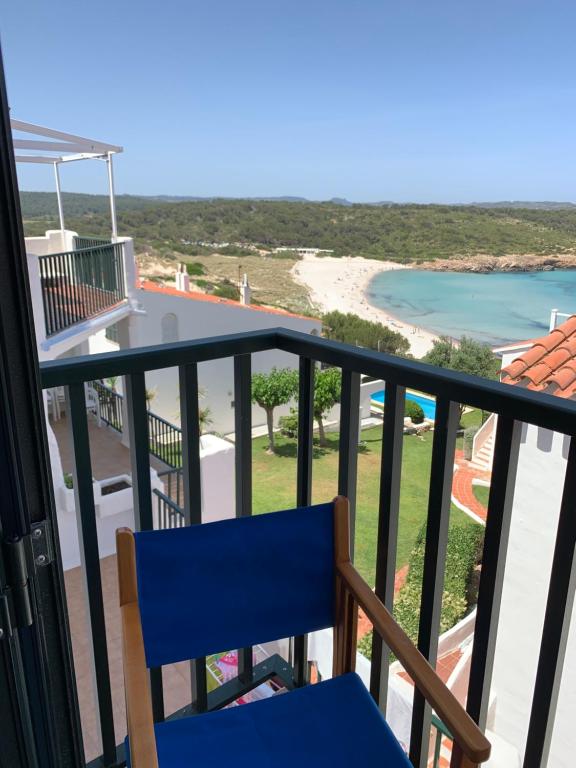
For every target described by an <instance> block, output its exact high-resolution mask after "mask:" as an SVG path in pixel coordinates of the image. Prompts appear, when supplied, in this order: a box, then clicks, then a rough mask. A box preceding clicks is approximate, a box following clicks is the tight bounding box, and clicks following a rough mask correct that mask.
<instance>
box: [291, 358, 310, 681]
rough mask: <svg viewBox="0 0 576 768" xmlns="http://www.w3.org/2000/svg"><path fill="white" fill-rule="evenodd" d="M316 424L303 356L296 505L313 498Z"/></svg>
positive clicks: (303, 656) (301, 675)
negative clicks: (314, 434)
mask: <svg viewBox="0 0 576 768" xmlns="http://www.w3.org/2000/svg"><path fill="white" fill-rule="evenodd" d="M313 427H314V363H313V361H312V360H310V358H307V357H301V358H300V363H299V383H298V458H297V467H296V504H297V506H299V507H307V506H309V505H310V503H311V501H312V451H313V443H312V434H313ZM307 682H308V641H307V637H306V635H298V636H297V637H295V638H294V683H295V684H296V685H297V686H298V687H301V686H303V685H306V683H307Z"/></svg>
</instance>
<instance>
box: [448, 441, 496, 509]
mask: <svg viewBox="0 0 576 768" xmlns="http://www.w3.org/2000/svg"><path fill="white" fill-rule="evenodd" d="M455 463H456V470H455V471H454V479H453V481H452V497H453V499H455V500H456V501H457V502H458V504H457V505H456V506H462V507H466V509H467V510H469V511H470V512H472V514H473V515H475V516H476V517H478V518H479V519H480V520H482V521H483V522H486V514H487V512H488V510H487V509H486V507H484V506H483V505H482V504H480V502H479V501H478V499H477V498H476V496H475V495H474V490H473V487H472V480H486V481H488V482H489V481H490V472H486V471H483V470H481V469H477V468H476V467H473V466H471V464H470V462H469V461H467V460H466V459H465V458H464V452H463V451H461V450H457V451H456V457H455Z"/></svg>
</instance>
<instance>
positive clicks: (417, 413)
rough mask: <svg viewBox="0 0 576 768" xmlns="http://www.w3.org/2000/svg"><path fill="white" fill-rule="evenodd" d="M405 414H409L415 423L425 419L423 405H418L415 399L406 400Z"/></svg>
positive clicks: (420, 422)
mask: <svg viewBox="0 0 576 768" xmlns="http://www.w3.org/2000/svg"><path fill="white" fill-rule="evenodd" d="M404 416H409V417H410V419H411V421H412V423H413V424H422V422H423V421H424V411H423V410H422V406H420V405H418V403H416V402H415V401H414V400H406V406H405V408H404Z"/></svg>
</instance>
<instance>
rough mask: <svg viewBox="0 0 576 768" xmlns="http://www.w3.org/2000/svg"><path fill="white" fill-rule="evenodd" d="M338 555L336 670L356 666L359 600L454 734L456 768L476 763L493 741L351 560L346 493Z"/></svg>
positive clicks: (337, 505)
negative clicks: (393, 616) (396, 620)
mask: <svg viewBox="0 0 576 768" xmlns="http://www.w3.org/2000/svg"><path fill="white" fill-rule="evenodd" d="M334 556H335V559H336V563H335V566H336V568H335V571H336V620H335V626H334V666H333V673H334V675H342V674H344V673H346V672H353V671H354V666H355V661H356V624H357V615H358V606H359V605H360V606H361V607H362V609H363V610H364V611H365V613H366V616H368V618H369V619H370V621H371V622H372V624H373V625H374V631H375V632H377V633H378V635H379V636H380V637H381V638H382V640H383V641H384V643H386V645H387V646H388V648H390V650H392V651H393V652H394V653H395V654H396V656H397V658H398V659H399V660H400V662H401V663H402V665H403V666H404V669H405V670H406V671H407V672H408V674H409V675H410V676H411V678H412V680H413V681H414V685H415V686H416V687H417V688H418V690H419V691H420V692H421V693H422V694H423V696H424V698H425V699H426V701H428V702H429V703H430V704H431V705H432V706H433V707H434V709H435V710H436V712H437V713H438V715H439V717H440V718H441V719H442V720H443V721H444V723H445V724H446V725H447V726H448V728H449V729H450V732H451V733H452V735H453V736H454V747H453V755H454V756H455V764H456V768H477V766H479V765H480V764H481V763H483V762H485V761H486V760H488V758H489V757H490V742H489V741H488V739H487V738H486V737H485V736H484V734H483V733H482V731H481V730H480V729H479V728H478V726H477V725H476V723H475V722H474V721H473V720H472V718H471V717H470V716H469V715H468V713H467V712H466V711H465V709H464V708H463V707H462V706H461V705H460V704H459V702H458V701H457V700H456V698H455V697H454V695H453V694H452V693H451V691H450V690H449V689H448V688H447V687H446V686H445V685H444V683H443V682H442V681H441V680H440V678H439V677H438V675H437V674H436V672H435V670H434V669H433V668H432V667H431V666H430V664H429V663H428V662H427V661H426V659H425V658H424V656H422V654H421V653H420V651H419V650H418V649H417V648H416V647H415V646H414V644H413V643H412V641H411V640H410V638H409V637H408V635H407V634H406V633H405V632H404V630H403V629H402V628H401V627H400V626H399V625H398V624H397V623H396V622H395V621H394V619H393V618H392V615H391V614H390V612H389V611H388V610H387V609H386V608H385V606H384V604H383V603H382V602H381V601H380V600H379V599H378V598H377V597H376V595H375V594H374V592H373V591H372V590H371V589H370V587H369V586H368V584H367V583H366V582H365V581H364V579H363V578H362V576H360V574H359V573H358V571H357V570H356V569H355V568H354V566H353V565H352V562H351V559H350V505H349V502H348V499H347V498H345V497H344V496H337V497H336V498H335V499H334Z"/></svg>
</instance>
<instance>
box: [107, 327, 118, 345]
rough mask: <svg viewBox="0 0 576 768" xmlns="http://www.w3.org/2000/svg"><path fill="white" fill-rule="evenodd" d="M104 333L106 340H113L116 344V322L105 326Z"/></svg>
mask: <svg viewBox="0 0 576 768" xmlns="http://www.w3.org/2000/svg"><path fill="white" fill-rule="evenodd" d="M105 335H106V338H107V339H108V341H113V342H114V344H118V326H117V325H116V323H114V325H109V326H108V327H107V328H106V331H105Z"/></svg>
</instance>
